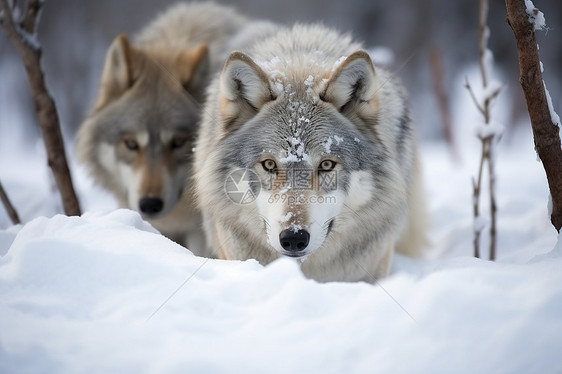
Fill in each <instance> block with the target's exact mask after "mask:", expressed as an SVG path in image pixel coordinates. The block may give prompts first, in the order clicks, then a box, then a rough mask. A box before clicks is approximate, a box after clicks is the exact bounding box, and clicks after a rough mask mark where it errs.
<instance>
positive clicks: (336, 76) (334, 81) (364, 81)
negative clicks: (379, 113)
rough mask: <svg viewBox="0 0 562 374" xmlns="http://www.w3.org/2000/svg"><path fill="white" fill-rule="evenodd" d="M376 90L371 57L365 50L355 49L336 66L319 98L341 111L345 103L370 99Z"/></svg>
mask: <svg viewBox="0 0 562 374" xmlns="http://www.w3.org/2000/svg"><path fill="white" fill-rule="evenodd" d="M376 91H377V84H376V79H375V68H374V66H373V63H372V62H371V58H370V57H369V54H368V53H367V52H365V51H357V52H354V53H352V54H351V55H349V56H348V57H347V58H346V59H345V60H344V61H343V62H342V63H341V65H340V66H338V68H337V69H336V71H335V72H334V73H333V74H332V76H331V77H330V79H329V81H328V83H327V85H326V90H325V91H324V92H323V94H322V95H321V96H320V98H321V99H322V100H324V101H327V102H330V103H332V104H333V105H334V106H335V107H336V108H338V110H340V111H341V110H343V109H344V107H345V106H346V105H347V104H350V103H353V102H358V103H362V102H368V101H370V100H371V99H373V98H374V97H375V94H376Z"/></svg>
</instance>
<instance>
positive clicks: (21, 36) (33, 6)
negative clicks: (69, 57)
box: [0, 0, 80, 215]
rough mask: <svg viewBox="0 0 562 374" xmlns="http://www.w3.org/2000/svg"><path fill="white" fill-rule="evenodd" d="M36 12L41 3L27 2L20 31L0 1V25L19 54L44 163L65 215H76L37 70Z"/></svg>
mask: <svg viewBox="0 0 562 374" xmlns="http://www.w3.org/2000/svg"><path fill="white" fill-rule="evenodd" d="M40 10H41V1H36V0H29V1H28V2H27V5H26V9H25V14H24V15H23V20H22V26H23V28H22V27H20V26H19V25H18V24H16V22H15V21H14V18H13V14H12V11H11V9H10V7H9V5H8V1H7V0H0V14H1V15H2V16H1V18H0V23H1V25H2V27H3V29H4V31H5V33H6V35H7V36H8V39H9V40H10V41H11V42H12V44H14V46H15V47H16V48H17V50H18V52H19V53H20V55H21V58H22V61H23V64H24V66H25V70H26V73H27V78H28V80H29V85H30V88H31V93H32V97H33V103H34V105H35V111H36V112H37V117H38V120H39V125H40V127H41V130H42V134H43V141H44V143H45V148H46V150H47V158H48V163H49V166H50V167H51V170H52V172H53V175H54V177H55V182H56V184H57V187H58V189H59V191H60V194H61V197H62V203H63V207H64V211H65V213H66V214H67V215H80V206H79V204H78V199H77V198H76V193H75V191H74V187H73V185H72V179H71V176H70V170H69V168H68V163H67V161H66V155H65V149H64V141H63V138H62V134H61V130H60V124H59V117H58V114H57V110H56V107H55V103H54V101H53V99H52V98H51V96H50V94H49V92H48V90H47V87H46V85H45V79H44V76H43V71H42V70H41V54H42V51H41V48H40V46H39V43H38V42H37V40H36V39H35V34H32V33H31V32H34V31H35V28H36V20H37V16H38V15H39V12H40ZM28 30H29V31H28Z"/></svg>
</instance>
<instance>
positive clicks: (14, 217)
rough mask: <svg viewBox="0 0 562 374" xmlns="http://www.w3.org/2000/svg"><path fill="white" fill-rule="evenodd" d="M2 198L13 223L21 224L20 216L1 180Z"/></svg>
mask: <svg viewBox="0 0 562 374" xmlns="http://www.w3.org/2000/svg"><path fill="white" fill-rule="evenodd" d="M0 200H2V203H3V204H4V207H5V208H6V212H7V213H8V216H9V217H10V219H11V220H12V223H13V224H14V225H18V224H20V223H21V221H20V218H19V216H18V212H16V209H15V208H14V206H13V205H12V203H11V202H10V199H9V198H8V194H6V191H5V190H4V187H3V186H2V183H1V182H0Z"/></svg>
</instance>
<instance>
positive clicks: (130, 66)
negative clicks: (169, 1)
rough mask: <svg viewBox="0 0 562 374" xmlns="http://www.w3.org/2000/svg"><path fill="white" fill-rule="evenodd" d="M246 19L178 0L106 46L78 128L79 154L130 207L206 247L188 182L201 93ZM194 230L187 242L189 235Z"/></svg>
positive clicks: (174, 233) (183, 238)
mask: <svg viewBox="0 0 562 374" xmlns="http://www.w3.org/2000/svg"><path fill="white" fill-rule="evenodd" d="M244 22H245V19H244V18H243V17H242V16H240V15H239V14H237V13H236V12H235V11H234V10H232V9H231V8H228V7H223V6H218V5H214V4H211V3H193V4H177V5H175V6H173V7H171V8H170V9H168V10H167V11H166V12H164V13H162V14H161V15H159V16H158V17H157V18H156V19H155V20H154V21H153V22H151V23H150V24H149V25H148V26H146V28H145V29H143V30H142V31H141V32H140V33H139V34H138V35H137V36H136V38H135V39H134V43H132V44H131V43H130V42H129V40H128V39H127V37H126V36H124V35H120V36H118V37H117V38H116V39H115V41H114V42H113V43H112V44H111V46H110V47H109V50H108V51H107V56H106V61H105V66H104V68H103V73H102V78H101V83H100V88H99V93H98V97H97V101H96V103H95V105H94V107H93V109H92V111H91V113H90V114H89V116H88V117H87V118H86V119H85V121H84V123H83V124H82V125H81V128H80V130H79V132H78V135H77V153H78V156H79V159H80V160H81V161H82V162H84V163H85V164H86V165H87V167H88V168H89V171H90V172H91V174H92V175H93V177H94V179H95V181H96V182H97V183H99V184H101V185H102V186H103V187H105V188H106V189H108V190H109V191H111V192H112V193H113V194H114V195H115V196H116V197H117V199H118V201H119V203H120V204H121V206H123V207H128V208H130V209H134V210H137V211H139V212H140V213H141V214H142V215H143V217H144V218H146V219H148V220H149V221H150V222H151V223H152V224H153V225H154V226H155V227H156V228H157V229H159V230H160V231H161V232H162V233H163V234H165V235H167V236H168V237H170V238H173V239H174V240H176V241H178V242H179V243H182V244H184V245H185V244H187V246H188V247H189V249H191V250H193V251H195V252H196V253H199V254H201V253H202V252H201V251H202V250H203V235H202V234H201V228H200V215H199V213H197V212H196V210H195V207H194V204H193V202H192V198H191V196H190V193H189V192H188V191H187V190H188V189H189V187H190V186H189V184H190V182H189V179H190V175H191V153H192V143H193V138H194V136H195V135H194V134H195V131H196V125H197V121H198V117H199V112H200V109H201V108H200V104H199V102H200V100H202V98H203V96H204V95H203V92H204V90H205V88H206V84H207V82H208V80H209V76H210V74H212V72H214V71H215V70H218V68H219V67H220V66H222V64H223V62H224V60H221V59H220V56H224V54H225V53H226V52H225V48H226V44H227V41H228V39H229V38H230V37H231V36H232V35H234V34H235V33H236V31H237V30H238V29H239V28H240V27H241V25H242V24H243V23H244ZM186 237H187V242H186Z"/></svg>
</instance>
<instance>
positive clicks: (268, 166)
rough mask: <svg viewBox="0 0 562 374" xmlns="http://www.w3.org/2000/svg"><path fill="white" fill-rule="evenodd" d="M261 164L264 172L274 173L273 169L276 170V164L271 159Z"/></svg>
mask: <svg viewBox="0 0 562 374" xmlns="http://www.w3.org/2000/svg"><path fill="white" fill-rule="evenodd" d="M261 164H262V166H263V168H264V169H265V171H267V172H269V173H273V172H274V171H275V169H277V164H276V163H275V161H273V160H272V159H267V160H265V161H262V163H261Z"/></svg>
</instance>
